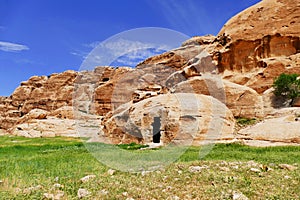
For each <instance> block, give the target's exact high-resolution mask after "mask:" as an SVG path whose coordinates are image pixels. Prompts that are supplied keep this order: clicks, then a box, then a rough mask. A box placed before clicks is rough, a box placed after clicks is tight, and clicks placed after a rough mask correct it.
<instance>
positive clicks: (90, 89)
mask: <svg viewBox="0 0 300 200" xmlns="http://www.w3.org/2000/svg"><path fill="white" fill-rule="evenodd" d="M299 20H300V3H299V2H298V1H297V0H263V1H262V2H260V3H258V4H256V5H254V6H252V7H250V8H248V9H246V10H245V11H243V12H241V13H240V14H238V15H236V16H234V17H233V18H232V19H230V20H229V21H228V22H227V23H226V24H225V25H224V27H223V28H222V30H221V31H220V33H219V34H218V35H217V36H212V35H207V36H197V37H193V38H191V39H189V40H187V41H185V42H184V43H183V44H182V46H181V47H179V48H177V49H174V50H171V51H169V52H166V53H163V54H161V55H158V56H154V57H151V58H148V59H146V60H145V61H143V62H142V63H140V64H139V65H138V66H137V67H136V68H135V69H131V68H125V67H120V68H112V67H96V68H95V70H94V71H85V72H74V71H66V72H64V73H61V74H53V75H51V76H48V77H47V76H42V77H37V76H34V77H32V78H30V79H29V80H28V81H26V82H22V83H21V85H20V86H19V87H18V88H17V89H16V90H15V91H14V93H13V94H12V95H11V96H10V97H1V98H0V129H2V130H1V132H3V130H6V131H8V132H10V134H15V135H24V136H27V137H41V136H42V137H44V136H45V137H46V136H55V135H67V136H74V135H76V130H77V131H79V132H80V133H83V132H84V134H83V135H82V136H89V137H91V138H92V139H93V140H98V141H104V142H109V143H124V142H132V141H135V142H141V143H145V142H151V137H150V136H149V134H150V135H151V130H152V129H151V128H152V127H151V124H152V123H153V117H154V116H155V114H154V111H155V112H157V113H161V115H163V116H160V117H161V118H163V119H164V120H163V124H162V126H161V129H162V139H161V140H162V142H164V143H169V142H172V141H173V140H176V139H175V138H177V136H178V138H181V139H179V140H176V141H180V142H179V143H182V142H183V141H184V139H182V136H180V135H181V134H180V133H184V132H187V131H186V130H185V129H186V128H190V127H192V128H194V129H195V130H194V129H193V131H192V132H193V134H192V139H193V143H194V144H200V143H201V142H202V141H203V140H204V138H207V137H209V133H211V132H213V133H214V134H213V135H216V134H217V135H219V137H218V138H215V139H216V140H224V139H226V140H229V139H246V140H252V139H253V140H268V141H274V142H293V143H300V131H299V129H297V128H296V129H295V128H290V127H296V126H298V125H299V124H298V123H299V122H298V121H295V119H298V118H297V117H296V118H295V117H294V118H295V119H294V121H293V120H292V121H293V122H291V121H286V120H285V119H286V118H288V119H292V118H293V117H291V116H292V115H293V116H294V115H295V116H296V115H297V114H295V113H294V114H291V113H286V112H282V113H281V115H280V116H277V115H274V113H276V112H278V111H277V107H280V106H282V105H281V102H280V101H276V99H275V98H274V96H273V94H272V84H273V80H274V78H275V77H276V76H278V75H279V74H281V73H298V74H300V21H299ZM184 93H189V94H194V95H193V96H188V94H184ZM205 95H206V96H205ZM179 96H180V97H185V99H186V100H185V101H182V102H197V105H201V106H199V109H197V108H194V109H183V110H181V109H180V106H182V105H180V104H178V101H174V99H172V98H175V99H176V98H177V100H178V97H179ZM207 96H211V97H209V98H211V99H209V98H208V97H207ZM171 97H172V98H171ZM169 98H171V99H172V100H170V99H169ZM166 99H169V101H167V102H166ZM164 102H166V103H164ZM212 102H213V103H214V105H216V107H215V109H221V108H222V109H221V110H222V112H223V114H224V115H223V116H220V115H219V114H220V113H219V114H217V113H214V112H212V111H213V109H212V108H211V106H210V105H211V103H212ZM191 104H193V103H191ZM158 107H159V108H160V110H157V108H158ZM73 108H75V109H74V111H75V112H74V113H73ZM194 112H197V113H198V114H195V113H194ZM220 112H221V111H220ZM295 112H296V113H297V112H298V111H297V109H296V111H295ZM121 113H123V114H122V115H124V114H126V116H125V117H124V116H123V117H120V115H121ZM166 116H167V117H166ZM195 116H196V117H195ZM270 116H271V117H272V119H269V120H266V121H265V122H262V124H258V125H256V126H254V127H253V128H247V130H241V131H239V132H235V133H234V131H233V126H234V121H235V120H234V117H246V118H253V117H255V118H259V119H264V118H268V117H269V118H270ZM277 117H279V119H277ZM280 117H281V118H282V119H283V118H284V120H281V118H280ZM212 119H214V120H212ZM217 119H222V120H217ZM120 120H121V121H120ZM277 121H283V123H284V125H283V124H281V123H277ZM220 122H221V125H220V127H219V129H218V130H216V129H214V130H212V129H210V128H209V127H206V126H207V125H208V124H210V123H212V124H214V123H220ZM199 124H201V125H199ZM270 126H272V127H273V128H271V129H269V128H266V127H270ZM277 126H278V127H281V128H276V127H277ZM137 127H139V128H138V129H137ZM282 127H285V128H286V129H288V130H289V131H290V133H289V135H287V136H286V137H285V135H282V134H281V135H280V134H279V133H277V132H276V131H274V130H282V131H283V132H284V131H285V129H282ZM257 130H261V131H257ZM282 131H281V132H282ZM135 132H137V133H138V135H135V134H134V133H135ZM194 132H195V134H194ZM188 138H189V137H187V138H185V139H187V140H188Z"/></svg>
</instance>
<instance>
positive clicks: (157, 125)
mask: <svg viewBox="0 0 300 200" xmlns="http://www.w3.org/2000/svg"><path fill="white" fill-rule="evenodd" d="M152 126H153V138H152V139H153V143H160V137H161V134H160V126H161V122H160V117H154V122H153V124H152Z"/></svg>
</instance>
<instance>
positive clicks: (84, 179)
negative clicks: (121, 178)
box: [80, 174, 96, 183]
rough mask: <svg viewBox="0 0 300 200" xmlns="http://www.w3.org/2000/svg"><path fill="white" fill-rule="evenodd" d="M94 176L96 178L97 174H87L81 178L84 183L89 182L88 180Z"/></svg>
mask: <svg viewBox="0 0 300 200" xmlns="http://www.w3.org/2000/svg"><path fill="white" fill-rule="evenodd" d="M94 178H96V175H93V174H92V175H87V176H85V177H83V178H81V179H80V181H81V182H82V183H86V182H88V181H90V180H92V179H94Z"/></svg>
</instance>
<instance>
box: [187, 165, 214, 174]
mask: <svg viewBox="0 0 300 200" xmlns="http://www.w3.org/2000/svg"><path fill="white" fill-rule="evenodd" d="M208 168H209V167H208V166H207V165H203V166H190V167H189V171H190V172H191V173H197V172H201V171H202V170H203V169H208Z"/></svg>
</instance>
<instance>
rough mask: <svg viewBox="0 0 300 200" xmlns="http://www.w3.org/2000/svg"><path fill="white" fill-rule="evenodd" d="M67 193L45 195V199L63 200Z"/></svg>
mask: <svg viewBox="0 0 300 200" xmlns="http://www.w3.org/2000/svg"><path fill="white" fill-rule="evenodd" d="M64 195H65V193H64V192H63V191H57V192H56V194H51V193H44V195H43V196H44V199H51V200H61V199H62V198H63V197H64Z"/></svg>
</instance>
